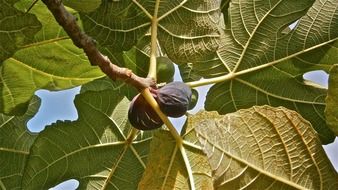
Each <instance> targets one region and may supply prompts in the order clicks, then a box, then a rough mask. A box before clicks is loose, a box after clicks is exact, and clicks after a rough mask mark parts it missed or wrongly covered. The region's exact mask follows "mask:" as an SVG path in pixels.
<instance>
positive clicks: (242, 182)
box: [187, 106, 338, 190]
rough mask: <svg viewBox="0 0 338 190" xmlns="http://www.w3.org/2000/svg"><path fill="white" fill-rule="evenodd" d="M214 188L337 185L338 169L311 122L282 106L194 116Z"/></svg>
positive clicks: (316, 187)
mask: <svg viewBox="0 0 338 190" xmlns="http://www.w3.org/2000/svg"><path fill="white" fill-rule="evenodd" d="M187 125H190V126H193V127H194V129H193V130H194V131H195V132H196V134H197V136H198V138H199V141H200V144H201V146H202V147H203V150H204V152H205V153H206V154H207V156H208V158H209V162H210V164H211V167H212V170H213V173H214V178H215V181H214V185H215V188H216V189H260V190H263V189H283V190H285V189H335V188H336V187H337V186H338V181H337V177H338V175H337V173H336V171H335V170H334V168H333V167H332V165H331V163H330V161H329V160H328V158H327V156H326V154H325V152H324V150H323V148H322V146H321V142H320V140H319V138H318V135H317V133H316V132H315V131H314V130H313V129H312V127H311V124H310V123H309V122H308V121H306V120H304V119H303V118H302V117H301V116H300V115H299V114H298V113H297V112H294V111H291V110H288V109H286V108H283V107H278V108H272V107H269V106H261V107H258V106H256V107H253V108H250V109H243V110H239V111H237V112H234V113H230V114H227V115H224V116H222V115H218V114H217V113H216V112H201V113H199V114H197V115H195V116H191V117H190V118H189V120H188V124H187Z"/></svg>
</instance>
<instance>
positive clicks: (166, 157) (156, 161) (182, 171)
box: [139, 131, 213, 190]
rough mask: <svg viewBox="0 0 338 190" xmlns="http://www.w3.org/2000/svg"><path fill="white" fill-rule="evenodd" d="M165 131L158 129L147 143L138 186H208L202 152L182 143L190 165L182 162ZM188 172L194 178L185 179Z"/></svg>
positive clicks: (205, 161) (183, 187)
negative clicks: (149, 144) (148, 146)
mask: <svg viewBox="0 0 338 190" xmlns="http://www.w3.org/2000/svg"><path fill="white" fill-rule="evenodd" d="M178 146H179V145H176V141H175V139H174V138H173V137H172V136H171V134H170V133H169V131H159V132H158V133H156V134H155V135H154V139H153V141H152V143H151V146H150V152H149V158H148V163H147V167H146V170H145V172H144V174H143V177H142V179H141V181H140V184H139V189H140V190H143V189H144V190H148V189H168V190H170V189H187V190H188V189H192V188H191V186H190V183H193V184H194V187H195V188H196V189H206V190H212V189H213V185H212V177H211V169H210V166H209V164H208V161H207V157H206V156H205V154H204V153H203V152H202V151H201V150H198V149H196V148H193V147H190V146H188V145H185V146H183V148H185V149H186V150H187V151H186V155H185V156H187V158H188V159H189V163H190V165H189V166H188V165H186V163H185V162H184V159H183V157H182V153H181V152H180V150H179V147H178ZM188 172H191V173H192V174H193V175H192V176H193V179H194V181H192V182H191V181H189V180H190V179H189V174H188Z"/></svg>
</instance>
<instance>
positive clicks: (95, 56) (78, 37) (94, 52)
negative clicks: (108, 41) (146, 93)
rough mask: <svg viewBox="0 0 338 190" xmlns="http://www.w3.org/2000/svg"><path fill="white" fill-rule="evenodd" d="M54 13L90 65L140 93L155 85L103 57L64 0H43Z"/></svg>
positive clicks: (153, 82)
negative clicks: (96, 66) (64, 3)
mask: <svg viewBox="0 0 338 190" xmlns="http://www.w3.org/2000/svg"><path fill="white" fill-rule="evenodd" d="M42 1H43V3H44V4H45V5H47V7H48V9H49V10H50V11H51V12H52V14H53V16H54V18H55V19H56V21H57V22H58V23H59V24H60V25H61V26H62V27H63V29H64V30H65V31H66V32H67V34H68V35H69V37H70V38H71V40H72V41H73V43H74V45H76V46H77V47H79V48H81V49H83V50H84V52H85V53H86V55H87V57H88V59H89V61H90V63H91V64H92V65H98V66H99V67H100V68H101V70H102V71H103V72H104V73H105V74H106V75H107V76H109V77H110V78H111V79H112V80H116V79H117V78H118V79H121V80H124V81H125V82H126V83H128V84H131V85H133V86H134V87H136V88H137V89H138V90H139V91H141V90H142V89H144V88H148V87H150V86H154V85H155V80H154V79H152V78H143V77H139V76H137V75H135V74H134V73H133V72H132V71H131V70H129V69H127V68H121V67H119V66H117V65H115V64H113V63H112V62H111V61H110V59H109V58H108V57H107V56H105V55H103V54H102V53H101V52H100V51H99V50H98V49H97V48H96V43H95V40H94V39H93V38H91V37H90V36H88V35H87V34H85V33H84V32H83V31H81V28H80V27H79V26H78V25H77V23H76V17H75V16H73V15H72V14H70V13H69V12H68V11H67V10H66V9H65V7H64V5H63V3H62V0H42Z"/></svg>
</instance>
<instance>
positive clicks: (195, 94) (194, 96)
mask: <svg viewBox="0 0 338 190" xmlns="http://www.w3.org/2000/svg"><path fill="white" fill-rule="evenodd" d="M191 91H192V95H191V101H190V104H189V108H188V110H192V109H194V107H195V106H196V104H197V101H198V91H197V90H195V89H192V90H191Z"/></svg>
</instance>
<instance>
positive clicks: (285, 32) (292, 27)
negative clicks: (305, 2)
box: [282, 20, 299, 35]
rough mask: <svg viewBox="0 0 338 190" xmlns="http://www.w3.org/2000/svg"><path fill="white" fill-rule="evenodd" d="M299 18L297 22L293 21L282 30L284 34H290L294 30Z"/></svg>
mask: <svg viewBox="0 0 338 190" xmlns="http://www.w3.org/2000/svg"><path fill="white" fill-rule="evenodd" d="M298 22H299V20H296V21H295V22H293V23H291V24H290V25H288V26H286V27H285V28H284V29H283V30H282V34H284V35H285V34H288V33H290V32H291V31H292V30H294V29H295V28H296V26H297V24H298Z"/></svg>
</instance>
